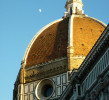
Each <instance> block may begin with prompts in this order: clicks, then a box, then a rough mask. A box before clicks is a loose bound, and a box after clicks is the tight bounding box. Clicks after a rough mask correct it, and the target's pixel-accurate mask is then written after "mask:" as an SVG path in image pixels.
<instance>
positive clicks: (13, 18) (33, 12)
mask: <svg viewBox="0 0 109 100" xmlns="http://www.w3.org/2000/svg"><path fill="white" fill-rule="evenodd" d="M66 1H67V0H42V1H41V0H0V89H1V91H0V100H12V96H13V87H14V82H15V80H16V77H17V74H18V71H19V69H20V67H21V66H20V63H21V61H22V59H23V56H24V53H25V50H26V48H27V46H28V44H29V42H30V41H31V39H32V38H33V37H34V35H35V34H36V33H37V32H38V31H39V30H40V29H41V28H42V27H44V26H45V25H47V24H49V23H50V22H52V21H54V20H56V19H60V18H61V17H62V16H63V15H64V12H65V8H64V6H65V2H66ZM83 4H84V7H83V9H84V12H85V14H87V15H88V16H91V17H94V18H97V19H99V20H101V21H102V22H104V23H105V24H108V23H109V0H83ZM39 9H42V12H39Z"/></svg>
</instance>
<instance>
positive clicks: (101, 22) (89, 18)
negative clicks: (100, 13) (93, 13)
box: [87, 16, 107, 28]
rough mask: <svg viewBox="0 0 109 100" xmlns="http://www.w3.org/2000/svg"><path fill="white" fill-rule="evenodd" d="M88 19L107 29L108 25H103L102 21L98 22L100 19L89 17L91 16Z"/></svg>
mask: <svg viewBox="0 0 109 100" xmlns="http://www.w3.org/2000/svg"><path fill="white" fill-rule="evenodd" d="M87 18H89V19H92V20H94V21H96V22H97V23H99V24H101V25H102V26H103V27H105V28H106V27H107V25H106V24H105V23H103V22H102V21H100V20H98V19H96V18H93V17H89V16H88V17H87Z"/></svg>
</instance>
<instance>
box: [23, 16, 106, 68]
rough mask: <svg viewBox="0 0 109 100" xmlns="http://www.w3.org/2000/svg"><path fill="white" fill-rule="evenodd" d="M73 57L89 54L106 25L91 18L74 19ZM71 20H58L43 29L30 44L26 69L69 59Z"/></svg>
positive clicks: (26, 54) (25, 58) (80, 17)
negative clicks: (52, 61) (64, 58)
mask: <svg viewBox="0 0 109 100" xmlns="http://www.w3.org/2000/svg"><path fill="white" fill-rule="evenodd" d="M72 29H73V33H72V35H73V37H72V40H73V43H72V44H73V51H74V52H73V55H74V56H85V57H86V55H87V54H88V53H89V51H90V50H91V48H92V47H93V45H94V44H95V42H96V41H97V39H98V38H99V37H100V35H101V33H102V32H103V31H104V29H105V25H104V24H103V23H102V22H100V21H98V20H96V19H94V18H91V17H87V16H83V15H81V16H75V17H74V18H73V27H72ZM68 32H69V18H63V19H60V20H56V21H54V22H52V23H50V24H48V25H47V26H45V27H44V28H43V29H41V30H40V31H39V32H38V33H37V34H36V35H35V37H34V38H33V39H32V41H31V42H30V44H29V46H28V48H27V50H26V53H25V55H24V59H23V60H24V61H25V67H26V68H28V67H31V66H35V65H38V64H42V63H45V62H48V61H51V60H55V59H58V58H62V57H67V47H68V41H69V40H68Z"/></svg>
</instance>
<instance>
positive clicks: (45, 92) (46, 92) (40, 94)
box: [35, 79, 54, 100]
mask: <svg viewBox="0 0 109 100" xmlns="http://www.w3.org/2000/svg"><path fill="white" fill-rule="evenodd" d="M53 91H54V82H53V81H52V80H50V79H45V80H42V81H41V82H39V83H38V85H37V86H36V90H35V95H36V97H37V98H38V99H40V100H47V99H49V98H50V97H51V96H52V94H53Z"/></svg>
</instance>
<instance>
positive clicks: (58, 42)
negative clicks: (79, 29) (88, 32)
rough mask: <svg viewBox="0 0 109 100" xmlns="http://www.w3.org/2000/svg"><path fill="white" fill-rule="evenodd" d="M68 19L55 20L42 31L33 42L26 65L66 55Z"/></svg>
mask: <svg viewBox="0 0 109 100" xmlns="http://www.w3.org/2000/svg"><path fill="white" fill-rule="evenodd" d="M67 41H68V19H64V20H63V21H61V22H57V23H55V24H53V25H51V26H50V27H48V28H47V29H46V30H45V31H43V32H42V33H41V34H40V35H39V36H38V38H37V39H36V40H35V42H34V43H33V45H32V47H31V49H30V51H29V54H28V57H27V61H26V67H29V66H33V65H36V64H40V63H44V62H47V61H50V60H54V59H57V58H61V57H65V56H67Z"/></svg>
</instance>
